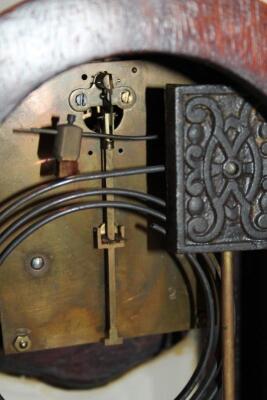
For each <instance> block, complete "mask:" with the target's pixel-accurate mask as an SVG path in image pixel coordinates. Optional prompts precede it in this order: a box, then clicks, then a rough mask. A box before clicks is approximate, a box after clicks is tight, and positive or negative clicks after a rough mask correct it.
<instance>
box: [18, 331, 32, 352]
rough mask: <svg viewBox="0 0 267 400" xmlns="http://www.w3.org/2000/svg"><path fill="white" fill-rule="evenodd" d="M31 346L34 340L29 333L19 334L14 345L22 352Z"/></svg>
mask: <svg viewBox="0 0 267 400" xmlns="http://www.w3.org/2000/svg"><path fill="white" fill-rule="evenodd" d="M31 346H32V341H31V339H30V338H29V336H27V335H19V336H17V337H16V339H15V341H14V347H15V349H16V350H17V351H18V352H20V353H23V352H25V351H28V350H30V348H31Z"/></svg>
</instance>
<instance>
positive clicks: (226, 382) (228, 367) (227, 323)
mask: <svg viewBox="0 0 267 400" xmlns="http://www.w3.org/2000/svg"><path fill="white" fill-rule="evenodd" d="M222 345H223V399H224V400H235V318H234V253H233V252H231V251H225V252H224V253H223V263H222Z"/></svg>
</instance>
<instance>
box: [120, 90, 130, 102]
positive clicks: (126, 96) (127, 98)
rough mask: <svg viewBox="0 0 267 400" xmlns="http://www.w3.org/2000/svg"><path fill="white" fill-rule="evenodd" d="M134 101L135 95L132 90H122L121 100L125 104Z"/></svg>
mask: <svg viewBox="0 0 267 400" xmlns="http://www.w3.org/2000/svg"><path fill="white" fill-rule="evenodd" d="M132 101H133V95H132V93H131V92H130V90H124V91H123V92H121V102H122V103H123V104H130V103H132Z"/></svg>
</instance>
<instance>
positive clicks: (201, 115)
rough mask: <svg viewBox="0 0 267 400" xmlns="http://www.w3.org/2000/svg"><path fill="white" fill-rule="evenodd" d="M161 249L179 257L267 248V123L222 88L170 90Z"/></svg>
mask: <svg viewBox="0 0 267 400" xmlns="http://www.w3.org/2000/svg"><path fill="white" fill-rule="evenodd" d="M166 99H167V107H166V109H167V125H168V135H166V136H167V167H168V171H167V175H166V176H167V179H168V182H167V184H168V190H167V191H168V243H169V245H170V247H171V249H172V250H175V251H178V252H207V251H225V250H254V249H260V248H266V247H267V123H266V122H264V120H263V118H262V117H261V116H260V115H258V114H257V112H256V110H255V109H254V108H253V107H252V105H251V104H249V103H248V102H247V101H246V100H245V99H244V98H242V97H240V95H238V94H237V93H235V92H233V91H232V90H231V89H229V88H227V87H225V86H217V85H216V86H198V85H196V86H174V85H169V86H168V87H167V92H166Z"/></svg>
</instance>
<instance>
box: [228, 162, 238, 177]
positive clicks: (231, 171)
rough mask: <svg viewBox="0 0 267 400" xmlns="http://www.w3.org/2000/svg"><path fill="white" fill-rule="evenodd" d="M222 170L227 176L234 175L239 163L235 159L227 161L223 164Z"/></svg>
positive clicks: (236, 172)
mask: <svg viewBox="0 0 267 400" xmlns="http://www.w3.org/2000/svg"><path fill="white" fill-rule="evenodd" d="M224 171H225V173H226V174H227V175H228V176H229V177H236V176H237V175H238V174H239V172H240V171H239V165H238V163H237V162H235V161H228V162H226V163H225V165H224Z"/></svg>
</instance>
